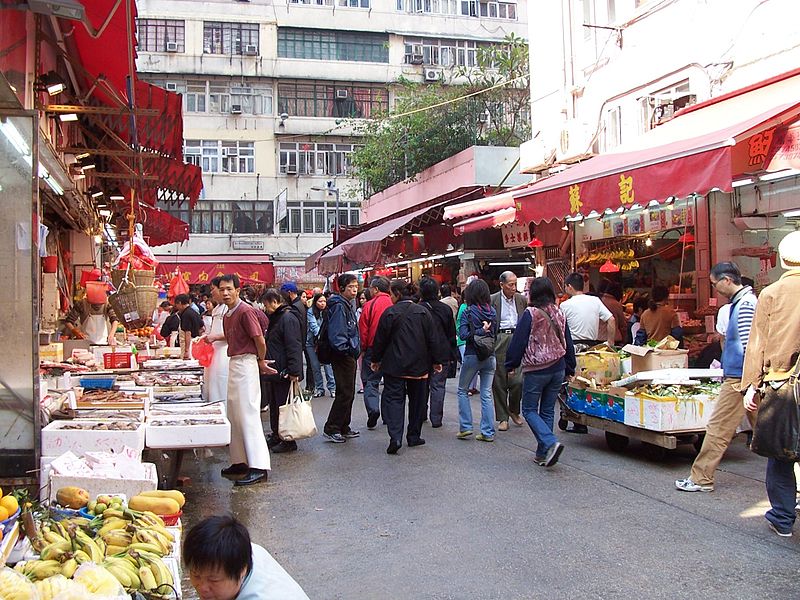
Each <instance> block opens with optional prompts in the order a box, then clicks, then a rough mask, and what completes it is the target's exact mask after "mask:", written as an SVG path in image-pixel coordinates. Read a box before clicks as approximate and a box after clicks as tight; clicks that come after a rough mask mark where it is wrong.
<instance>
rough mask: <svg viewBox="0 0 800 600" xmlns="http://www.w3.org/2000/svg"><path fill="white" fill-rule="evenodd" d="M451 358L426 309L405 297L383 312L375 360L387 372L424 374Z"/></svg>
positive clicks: (376, 338) (417, 375)
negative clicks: (435, 365)
mask: <svg viewBox="0 0 800 600" xmlns="http://www.w3.org/2000/svg"><path fill="white" fill-rule="evenodd" d="M448 310H450V309H448ZM451 315H452V313H451ZM449 359H450V357H449V349H448V348H447V347H446V346H445V345H444V344H442V343H440V341H439V335H438V334H437V333H436V330H435V329H434V323H433V317H432V316H431V313H430V312H429V311H428V309H427V308H425V307H423V306H420V305H419V304H414V302H413V301H411V299H407V298H403V299H402V300H401V301H400V302H398V303H397V304H395V305H394V306H392V307H391V308H387V309H386V311H384V313H383V314H382V315H381V319H380V321H378V331H377V332H376V333H375V341H374V342H373V344H372V360H373V362H376V363H381V369H382V370H383V372H384V373H385V374H388V375H391V376H393V377H421V376H423V375H427V374H428V373H429V372H430V370H431V367H432V366H433V365H434V364H436V363H438V364H441V363H443V362H445V361H447V360H449Z"/></svg>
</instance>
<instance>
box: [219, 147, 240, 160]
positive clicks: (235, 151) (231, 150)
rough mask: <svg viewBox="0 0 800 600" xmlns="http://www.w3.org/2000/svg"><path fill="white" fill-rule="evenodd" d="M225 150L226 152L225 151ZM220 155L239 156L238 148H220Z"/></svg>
mask: <svg viewBox="0 0 800 600" xmlns="http://www.w3.org/2000/svg"><path fill="white" fill-rule="evenodd" d="M226 150H227V153H226ZM222 156H227V157H228V158H231V157H235V156H239V149H238V148H223V149H222Z"/></svg>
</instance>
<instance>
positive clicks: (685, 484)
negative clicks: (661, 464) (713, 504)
mask: <svg viewBox="0 0 800 600" xmlns="http://www.w3.org/2000/svg"><path fill="white" fill-rule="evenodd" d="M675 487H676V488H678V489H679V490H680V491H682V492H713V491H714V486H713V485H701V484H699V483H695V482H694V481H692V479H691V478H690V477H687V478H686V479H677V480H676V481H675Z"/></svg>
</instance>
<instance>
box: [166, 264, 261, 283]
mask: <svg viewBox="0 0 800 600" xmlns="http://www.w3.org/2000/svg"><path fill="white" fill-rule="evenodd" d="M176 267H177V268H179V269H180V272H181V275H182V277H183V279H184V280H185V281H186V283H199V284H210V283H211V280H212V279H214V277H220V276H222V275H228V274H236V275H238V276H239V279H241V281H242V284H243V285H252V284H255V283H263V284H271V283H274V282H275V267H274V265H273V264H272V263H271V262H263V263H259V262H252V263H244V262H242V263H235V262H231V263H225V262H223V263H215V262H204V263H195V262H182V261H181V260H180V259H179V260H178V262H177V263H176V262H166V263H165V262H162V263H159V265H158V269H157V271H156V274H157V275H165V276H167V277H168V278H169V277H171V276H172V274H173V273H174V272H175V269H176Z"/></svg>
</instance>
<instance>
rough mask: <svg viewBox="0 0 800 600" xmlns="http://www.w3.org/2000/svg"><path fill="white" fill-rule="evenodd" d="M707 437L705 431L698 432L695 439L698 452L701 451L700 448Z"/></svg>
mask: <svg viewBox="0 0 800 600" xmlns="http://www.w3.org/2000/svg"><path fill="white" fill-rule="evenodd" d="M705 439H706V434H705V433H698V434H697V437H696V438H695V440H694V442H693V445H694V449H695V450H697V452H700V448H702V447H703V440H705Z"/></svg>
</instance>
